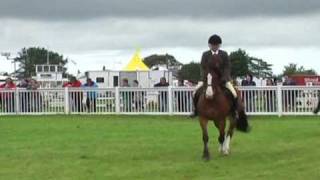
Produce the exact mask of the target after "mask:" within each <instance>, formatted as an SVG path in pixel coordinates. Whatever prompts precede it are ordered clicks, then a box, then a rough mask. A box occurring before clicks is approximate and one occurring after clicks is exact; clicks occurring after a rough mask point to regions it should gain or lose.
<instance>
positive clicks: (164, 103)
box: [154, 77, 169, 112]
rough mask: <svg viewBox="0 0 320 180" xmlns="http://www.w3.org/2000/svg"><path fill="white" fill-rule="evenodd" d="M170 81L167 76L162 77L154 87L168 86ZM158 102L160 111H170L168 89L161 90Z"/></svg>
mask: <svg viewBox="0 0 320 180" xmlns="http://www.w3.org/2000/svg"><path fill="white" fill-rule="evenodd" d="M168 86H169V83H167V80H166V78H165V77H162V78H161V79H160V82H159V83H157V84H155V85H154V87H168ZM158 104H159V111H160V112H167V111H168V92H167V91H166V90H160V92H159V96H158Z"/></svg>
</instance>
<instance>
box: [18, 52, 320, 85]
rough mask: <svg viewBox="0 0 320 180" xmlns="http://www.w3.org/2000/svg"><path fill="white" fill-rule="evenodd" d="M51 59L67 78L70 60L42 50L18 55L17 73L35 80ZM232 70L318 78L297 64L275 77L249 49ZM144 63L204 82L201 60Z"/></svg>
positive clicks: (234, 56) (158, 58) (162, 58)
mask: <svg viewBox="0 0 320 180" xmlns="http://www.w3.org/2000/svg"><path fill="white" fill-rule="evenodd" d="M47 58H49V59H50V64H54V65H61V66H62V67H63V75H64V77H67V68H66V64H67V63H68V61H69V60H68V58H65V57H64V56H63V55H61V54H59V53H57V52H53V51H48V50H47V49H45V48H41V47H30V48H23V49H21V51H20V52H18V57H16V58H15V59H14V60H15V61H16V62H18V63H19V68H18V69H17V71H16V72H15V74H16V75H17V77H31V76H34V75H35V72H36V71H35V65H36V64H46V63H47ZM229 58H230V61H231V64H232V71H231V75H232V77H233V78H236V77H244V76H246V74H248V73H250V74H252V75H253V76H255V77H258V78H274V77H279V76H283V75H294V74H307V75H316V74H317V72H316V71H315V70H313V69H306V68H304V67H303V66H298V65H297V64H292V63H291V64H288V65H287V66H285V67H284V69H283V72H282V74H280V75H275V74H273V72H272V66H273V65H272V64H269V63H268V62H267V61H266V60H263V59H261V58H257V57H253V56H250V55H249V54H248V53H247V52H246V51H245V50H243V49H238V50H236V51H233V52H231V53H230V55H229ZM143 61H144V63H145V64H146V65H147V66H148V67H149V68H153V67H155V66H159V65H161V66H165V67H166V68H167V69H170V70H172V71H174V73H175V75H176V76H177V77H178V78H179V79H185V80H190V81H194V82H197V81H199V80H200V78H201V77H200V74H201V72H200V71H201V67H200V62H199V61H200V60H199V61H194V62H190V63H187V64H183V63H181V62H179V61H178V60H177V59H176V58H175V57H174V56H173V55H170V54H164V55H157V54H154V55H150V56H148V57H145V58H144V59H143Z"/></svg>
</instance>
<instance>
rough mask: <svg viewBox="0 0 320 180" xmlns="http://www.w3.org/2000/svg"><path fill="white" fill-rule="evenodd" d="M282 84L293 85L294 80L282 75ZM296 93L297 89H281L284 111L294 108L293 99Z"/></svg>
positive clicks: (294, 83)
mask: <svg viewBox="0 0 320 180" xmlns="http://www.w3.org/2000/svg"><path fill="white" fill-rule="evenodd" d="M282 85H283V86H295V85H296V82H295V81H294V80H293V79H291V78H290V77H289V76H284V82H283V84H282ZM297 95H298V91H295V90H284V91H282V102H283V104H284V109H285V111H286V112H288V111H289V109H290V110H291V111H292V110H294V109H295V104H296V103H295V102H296V101H295V99H296V97H297Z"/></svg>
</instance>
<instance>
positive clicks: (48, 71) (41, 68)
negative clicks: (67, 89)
mask: <svg viewBox="0 0 320 180" xmlns="http://www.w3.org/2000/svg"><path fill="white" fill-rule="evenodd" d="M33 78H35V79H36V80H37V81H38V82H39V83H40V87H42V88H53V87H62V84H63V83H64V82H66V81H68V80H67V79H64V78H63V67H62V66H60V65H50V64H41V65H36V76H35V77H33Z"/></svg>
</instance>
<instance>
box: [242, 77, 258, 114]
mask: <svg viewBox="0 0 320 180" xmlns="http://www.w3.org/2000/svg"><path fill="white" fill-rule="evenodd" d="M241 86H256V83H255V82H254V81H253V76H252V74H247V76H246V79H244V80H243V81H242V82H241ZM242 97H243V100H244V104H245V106H246V112H255V107H256V103H255V91H254V90H249V89H248V90H245V91H243V92H242Z"/></svg>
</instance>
